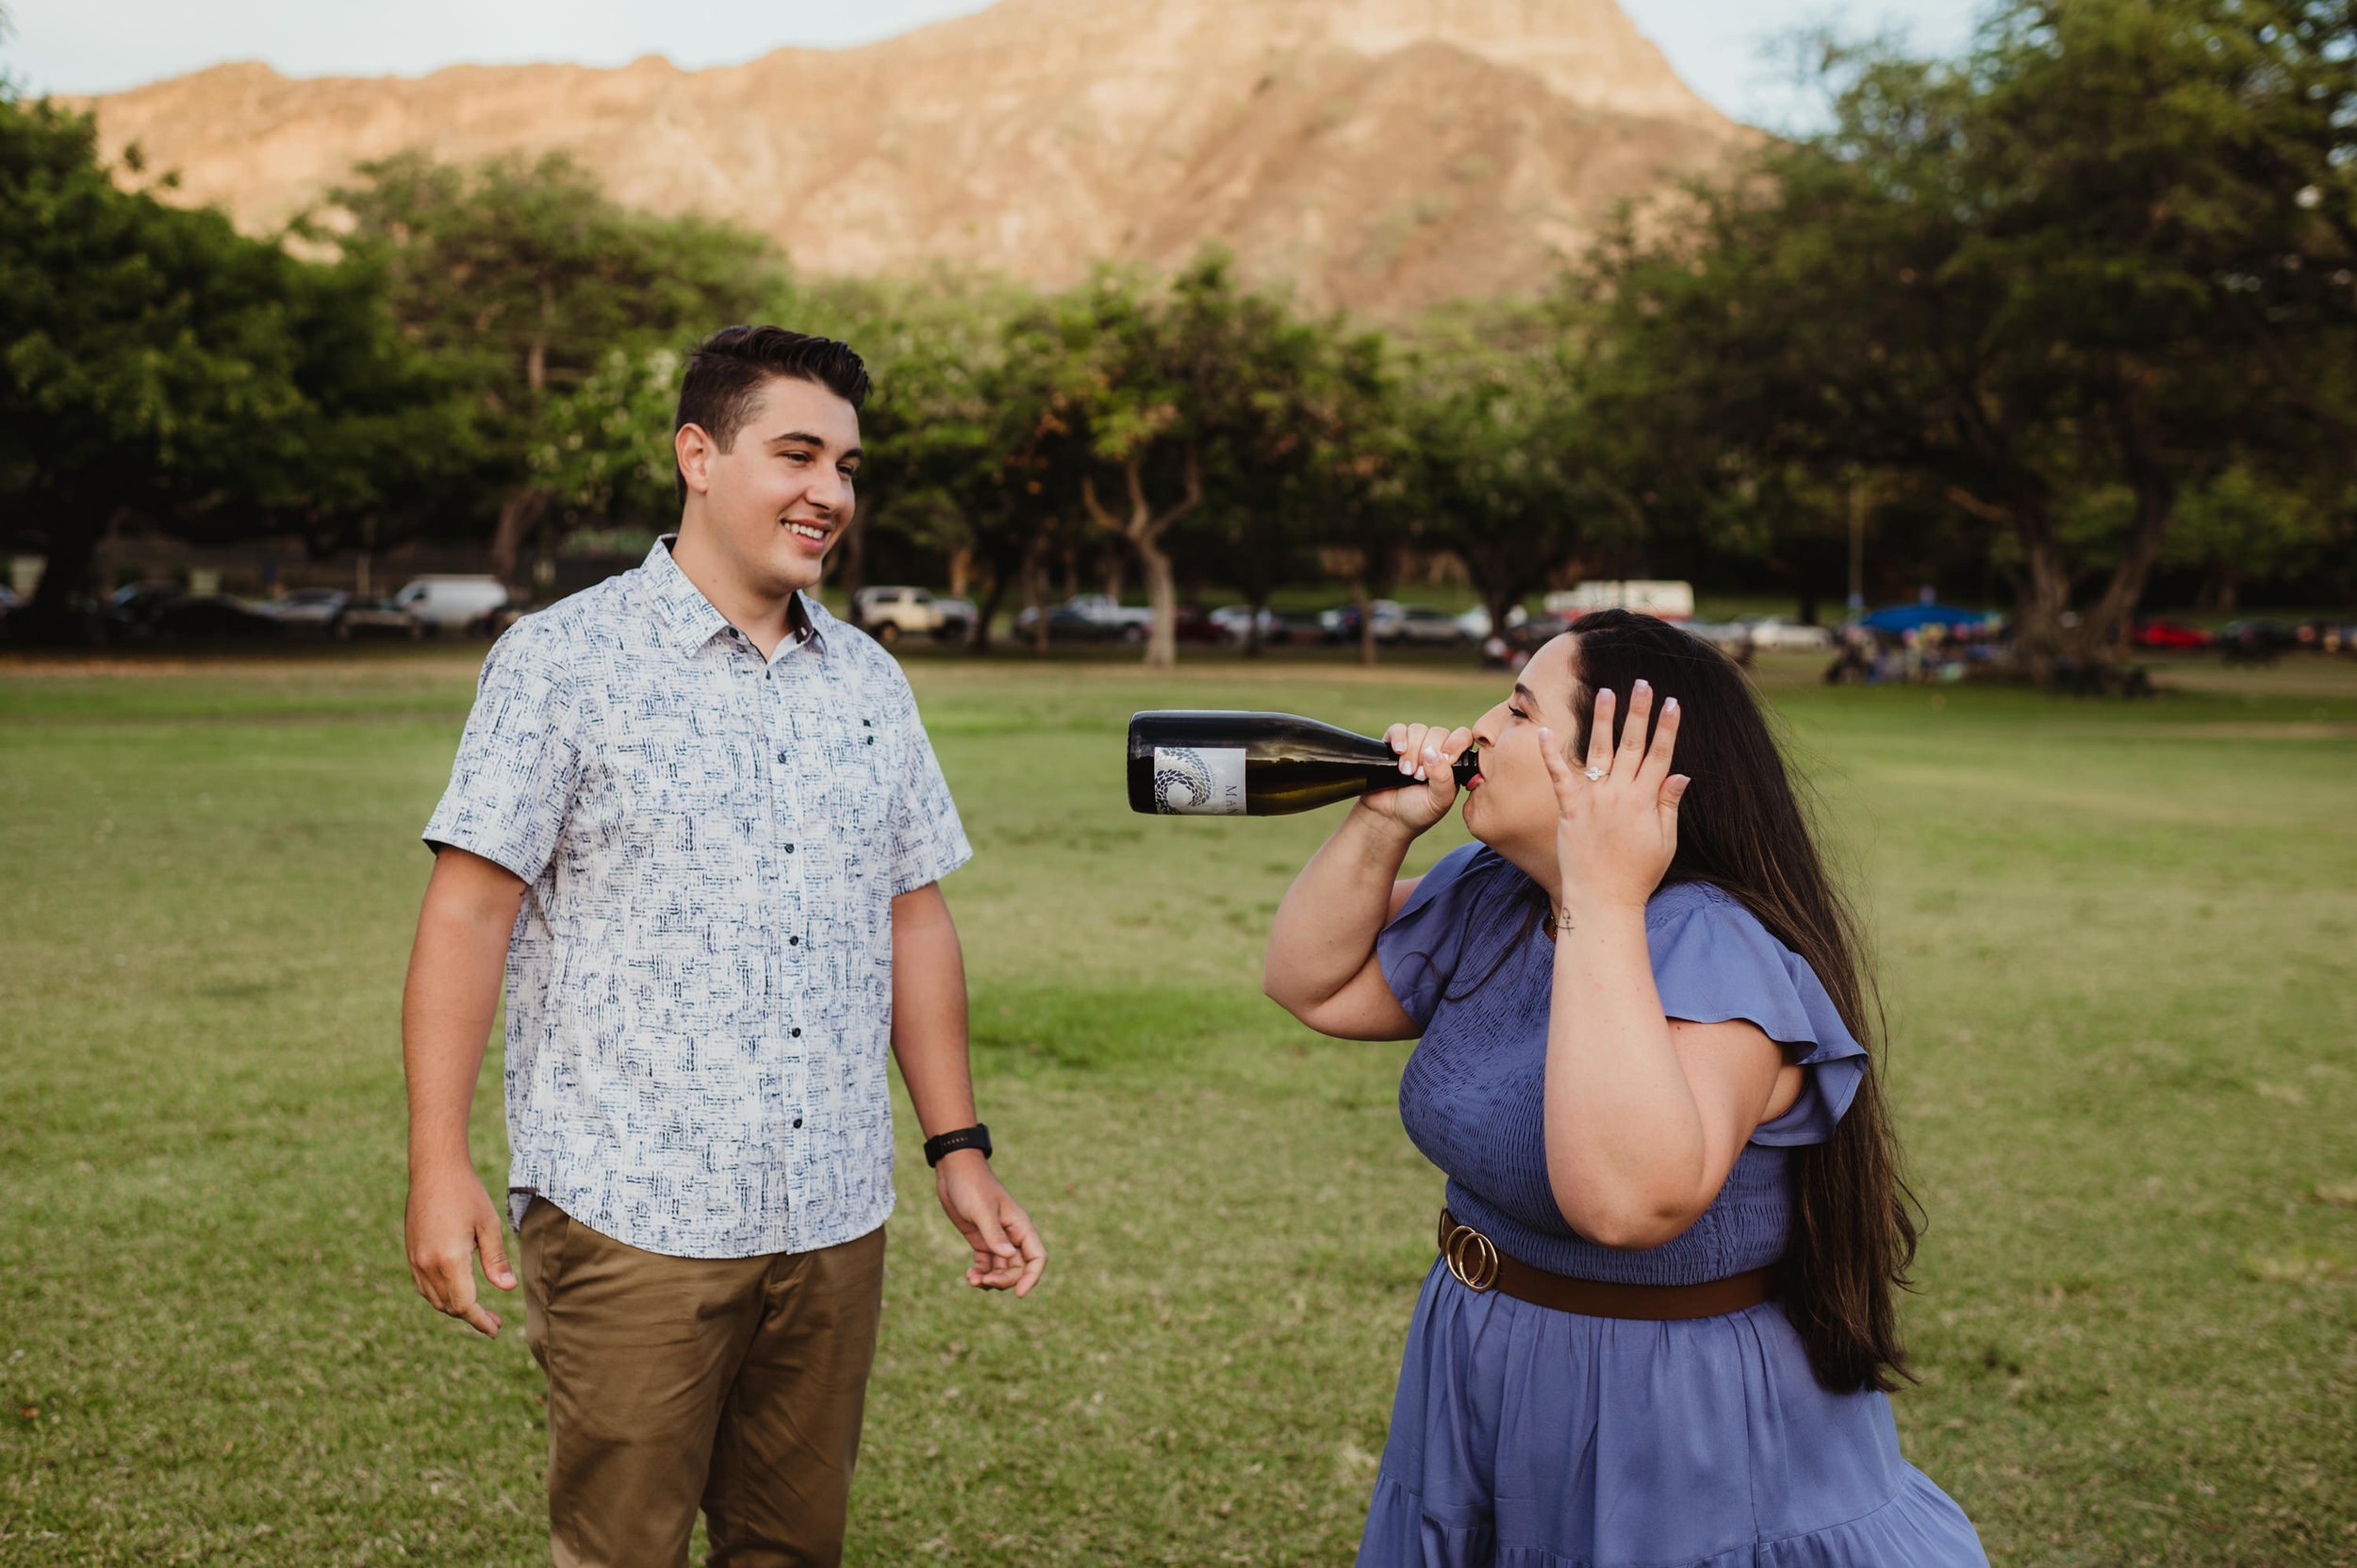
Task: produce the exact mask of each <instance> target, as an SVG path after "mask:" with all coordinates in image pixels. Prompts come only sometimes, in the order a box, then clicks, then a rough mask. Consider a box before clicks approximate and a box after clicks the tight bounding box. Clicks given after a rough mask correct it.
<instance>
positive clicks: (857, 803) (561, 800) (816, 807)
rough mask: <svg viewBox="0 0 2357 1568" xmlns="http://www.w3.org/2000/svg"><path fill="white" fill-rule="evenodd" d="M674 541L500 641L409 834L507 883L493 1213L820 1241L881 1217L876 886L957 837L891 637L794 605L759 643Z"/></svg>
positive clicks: (958, 861)
mask: <svg viewBox="0 0 2357 1568" xmlns="http://www.w3.org/2000/svg"><path fill="white" fill-rule="evenodd" d="M668 545H669V541H668V540H665V541H664V542H662V543H659V544H657V545H656V546H655V548H654V549H653V550H652V551H651V552H650V553H648V556H647V559H646V562H645V564H644V565H642V566H640V567H638V568H637V569H635V570H632V571H628V572H625V573H623V574H621V575H620V576H618V577H615V578H612V579H609V580H608V581H606V582H605V583H602V584H600V585H599V586H596V587H593V588H590V589H587V590H586V591H585V592H582V593H579V594H575V595H574V596H573V597H571V598H569V599H567V600H565V601H563V602H560V603H558V604H556V605H553V606H552V607H551V608H549V609H547V610H543V611H541V612H539V613H538V614H536V615H531V616H527V617H525V618H524V619H521V620H519V621H518V622H517V623H516V625H515V626H514V627H513V628H512V629H510V630H509V631H508V632H507V633H506V635H503V636H502V637H501V638H500V640H499V642H498V643H497V644H496V645H494V646H493V648H492V650H491V653H490V656H489V658H488V659H487V660H486V662H485V664H484V668H483V675H482V679H481V682H480V684H479V685H478V688H477V692H476V697H475V703H474V710H473V712H472V714H471V715H470V717H469V718H468V721H467V729H466V734H465V737H464V738H463V739H462V740H461V741H460V742H459V747H458V756H457V761H456V763H455V764H454V766H453V768H452V770H451V782H450V788H449V791H448V792H447V793H446V794H445V795H444V796H443V798H442V801H441V804H440V805H439V806H438V807H437V809H436V811H435V813H434V816H433V818H432V820H431V821H429V822H428V823H427V825H426V829H425V834H424V836H425V839H426V841H427V842H428V843H429V844H433V845H437V846H438V845H453V846H455V847H457V848H459V849H461V850H468V851H470V852H471V853H473V854H478V855H481V856H483V857H484V858H485V859H486V860H491V861H495V862H497V863H498V864H499V865H501V866H503V867H506V868H507V869H508V870H510V871H513V872H514V873H515V874H516V875H517V876H519V877H520V878H522V879H523V881H524V883H526V886H527V892H526V894H525V898H524V901H523V906H522V908H521V909H520V910H519V913H518V916H517V920H516V929H515V933H514V936H513V938H512V940H511V942H510V945H509V949H508V958H507V1061H506V1092H507V1093H506V1098H507V1132H508V1142H509V1145H510V1148H511V1160H512V1165H511V1169H510V1175H509V1180H508V1187H509V1195H510V1208H511V1211H512V1214H513V1217H514V1218H515V1219H516V1220H517V1222H518V1223H519V1224H520V1223H521V1217H522V1213H523V1209H524V1206H525V1205H526V1203H528V1201H529V1200H530V1198H531V1197H532V1196H533V1195H534V1194H538V1195H539V1196H541V1197H545V1198H547V1199H548V1200H549V1201H550V1202H552V1203H554V1204H555V1205H556V1206H557V1207H558V1208H560V1209H563V1210H564V1211H565V1212H566V1213H569V1214H570V1215H572V1216H573V1217H574V1218H576V1219H579V1220H580V1221H581V1222H582V1223H584V1224H585V1225H587V1226H589V1227H590V1228H591V1229H593V1230H599V1231H602V1232H603V1233H604V1234H606V1235H609V1236H612V1237H614V1238H615V1239H617V1240H618V1241H622V1242H626V1243H628V1244H629V1245H631V1246H635V1247H639V1248H641V1249H642V1250H645V1251H650V1252H660V1253H666V1254H668V1255H670V1256H674V1257H686V1258H745V1257H757V1256H760V1255H763V1254H766V1253H771V1252H801V1251H808V1250H811V1249H813V1248H816V1247H822V1246H835V1245H837V1244H839V1243H842V1242H847V1241H850V1240H853V1239H855V1238H857V1237H860V1236H863V1235H865V1234H866V1233H868V1232H869V1231H871V1230H875V1229H876V1228H877V1227H878V1226H880V1225H882V1223H883V1222H884V1220H885V1218H886V1216H888V1215H889V1214H890V1213H891V1211H892V1101H891V1094H890V1087H889V1080H888V1078H887V1068H886V1058H887V1057H888V1056H889V1054H890V1049H891V1036H892V900H893V899H894V898H896V897H897V896H898V895H900V894H902V893H906V892H910V891H912V890H913V889H915V888H919V887H922V886H924V885H926V884H927V883H932V882H937V881H939V880H940V879H941V878H943V877H945V876H947V875H948V873H949V872H951V871H953V870H955V869H956V868H957V867H960V866H962V865H964V863H965V861H966V860H967V859H968V858H969V857H970V856H971V855H972V852H973V851H972V850H971V849H970V848H969V846H968V845H967V843H966V839H965V834H964V829H963V828H962V827H961V825H960V823H959V821H958V814H957V808H956V806H955V805H954V804H953V803H952V802H951V801H950V798H949V789H948V784H947V782H946V781H945V780H944V779H943V778H942V774H941V768H940V765H939V764H938V763H937V762H936V761H935V760H934V756H933V751H932V746H931V742H930V741H929V740H928V739H927V737H926V734H925V729H924V726H923V725H922V724H921V723H920V722H919V721H918V718H917V713H916V701H915V696H914V695H913V694H912V693H911V692H910V690H909V685H908V681H907V679H906V678H905V677H904V676H903V675H902V674H901V673H900V669H899V667H898V665H897V664H896V663H895V662H894V661H893V659H892V658H891V656H890V655H889V654H887V653H885V652H883V650H882V649H881V648H879V647H878V646H877V645H876V644H875V642H874V641H873V640H872V639H870V638H869V637H867V636H866V635H864V634H862V633H860V632H858V631H856V630H854V629H853V628H851V627H849V626H846V625H844V624H842V623H841V622H839V621H837V620H836V619H833V618H832V616H830V615H829V614H828V613H827V612H826V610H825V609H824V608H823V607H821V606H820V605H819V604H817V603H816V602H815V601H814V600H812V599H810V598H809V597H808V596H804V597H803V598H802V601H801V609H802V612H803V616H804V618H805V619H804V622H803V624H804V626H805V627H806V628H807V631H806V633H805V635H802V636H800V637H799V638H797V637H795V636H791V635H789V636H788V637H787V638H786V639H785V640H783V642H781V643H780V644H779V645H778V649H777V652H776V654H775V656H774V657H771V658H768V659H764V658H763V657H762V655H761V652H760V651H759V650H758V649H756V648H755V647H754V646H753V644H752V642H751V641H750V639H749V638H747V637H745V636H744V635H742V634H740V633H738V632H737V631H736V630H735V629H734V628H733V627H731V626H730V625H729V624H728V622H727V620H726V619H724V618H723V617H722V616H721V614H720V612H719V611H718V610H717V609H716V608H715V607H714V606H713V604H712V602H710V601H709V600H707V599H705V598H704V596H703V594H702V593H701V591H699V590H698V589H697V587H696V586H695V585H694V584H693V583H691V582H689V581H688V580H687V577H686V576H685V574H684V573H683V572H682V571H681V570H680V569H679V567H678V566H677V565H676V564H675V563H674V562H673V561H672V559H671V554H670V551H669V548H668Z"/></svg>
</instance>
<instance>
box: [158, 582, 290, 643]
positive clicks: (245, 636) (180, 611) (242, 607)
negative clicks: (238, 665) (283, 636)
mask: <svg viewBox="0 0 2357 1568" xmlns="http://www.w3.org/2000/svg"><path fill="white" fill-rule="evenodd" d="M155 625H156V633H157V635H158V636H161V637H163V638H164V639H165V640H167V641H170V642H261V641H265V640H267V639H269V638H271V637H274V636H276V635H279V632H280V627H279V624H278V620H277V618H276V617H274V616H268V615H264V614H263V613H262V612H261V611H260V610H258V609H255V607H254V606H253V605H251V604H249V603H247V602H245V601H244V600H242V599H239V598H238V597H237V596H236V595H235V594H227V593H184V594H182V595H180V597H178V598H177V599H168V600H166V601H164V602H163V603H162V604H160V605H158V606H157V610H156V618H155Z"/></svg>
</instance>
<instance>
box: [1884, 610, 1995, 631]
mask: <svg viewBox="0 0 2357 1568" xmlns="http://www.w3.org/2000/svg"><path fill="white" fill-rule="evenodd" d="M1988 619H1989V618H1988V617H1987V616H1986V615H1983V614H1982V613H1981V612H1980V611H1978V610H1959V609H1956V608H1954V607H1953V606H1952V605H1947V604H1892V605H1890V606H1888V607H1887V608H1885V609H1880V610H1876V611H1875V612H1874V613H1873V614H1872V615H1870V616H1861V617H1859V618H1858V624H1859V625H1860V626H1863V627H1865V628H1866V629H1867V630H1868V631H1870V632H1889V633H1892V634H1893V635H1904V634H1905V633H1908V632H1920V631H1921V630H1922V629H1923V628H1924V627H1926V626H1937V627H1941V628H1943V629H1945V630H1948V631H1953V630H1955V629H1956V628H1957V627H1960V626H1981V625H1984V624H1986V622H1987V620H1988Z"/></svg>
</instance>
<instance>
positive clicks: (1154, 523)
mask: <svg viewBox="0 0 2357 1568" xmlns="http://www.w3.org/2000/svg"><path fill="white" fill-rule="evenodd" d="M1145 467H1146V461H1145V459H1144V458H1143V457H1132V458H1130V459H1129V461H1128V462H1127V463H1124V464H1123V465H1122V470H1121V477H1122V483H1123V485H1124V486H1125V487H1127V489H1128V490H1129V513H1128V515H1127V516H1126V517H1124V516H1116V515H1115V514H1114V513H1113V512H1112V511H1111V510H1110V509H1108V508H1107V507H1106V505H1105V504H1104V503H1103V502H1101V501H1099V500H1097V498H1096V476H1095V475H1093V474H1092V475H1088V476H1085V477H1083V478H1082V479H1081V481H1080V501H1081V503H1082V504H1084V505H1085V506H1087V507H1088V512H1089V517H1090V518H1091V519H1092V520H1095V522H1096V525H1097V526H1098V527H1099V528H1102V529H1104V530H1106V531H1107V532H1108V533H1113V534H1118V535H1120V536H1122V537H1124V538H1126V539H1128V540H1129V548H1130V549H1132V550H1134V551H1136V552H1137V556H1138V564H1139V566H1140V567H1141V568H1142V569H1144V570H1145V573H1146V597H1147V599H1148V601H1149V602H1151V603H1152V604H1153V606H1154V626H1153V630H1152V632H1151V633H1150V634H1149V635H1147V637H1146V665H1147V667H1148V668H1154V669H1168V668H1171V666H1173V665H1175V664H1177V663H1178V581H1177V578H1176V576H1175V574H1174V573H1173V572H1172V570H1171V564H1170V556H1169V553H1167V552H1165V551H1164V550H1163V549H1162V536H1163V535H1164V534H1165V533H1168V532H1169V531H1170V527H1171V525H1172V524H1173V523H1176V522H1177V521H1178V520H1179V519H1181V518H1183V517H1185V516H1186V515H1187V514H1188V513H1189V512H1192V511H1194V510H1195V508H1196V507H1197V506H1199V505H1201V504H1202V503H1203V465H1202V462H1201V460H1200V458H1199V457H1198V456H1197V454H1195V453H1194V452H1192V451H1191V452H1189V453H1188V454H1187V461H1186V481H1185V483H1186V491H1185V493H1184V494H1183V495H1181V496H1180V497H1179V498H1178V500H1177V501H1175V502H1173V503H1171V504H1170V505H1169V506H1167V507H1165V508H1163V509H1162V511H1161V512H1159V513H1157V512H1156V511H1155V510H1154V508H1153V507H1152V506H1151V505H1150V504H1148V503H1147V502H1146V472H1145Z"/></svg>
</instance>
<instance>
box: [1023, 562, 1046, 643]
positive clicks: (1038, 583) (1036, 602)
mask: <svg viewBox="0 0 2357 1568" xmlns="http://www.w3.org/2000/svg"><path fill="white" fill-rule="evenodd" d="M1023 594H1024V597H1025V598H1027V599H1029V600H1030V602H1031V652H1033V653H1034V654H1036V655H1037V656H1039V657H1041V658H1046V657H1047V544H1046V542H1045V540H1044V537H1036V538H1034V539H1033V540H1032V541H1031V544H1030V549H1028V550H1026V551H1025V552H1024V555H1023Z"/></svg>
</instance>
